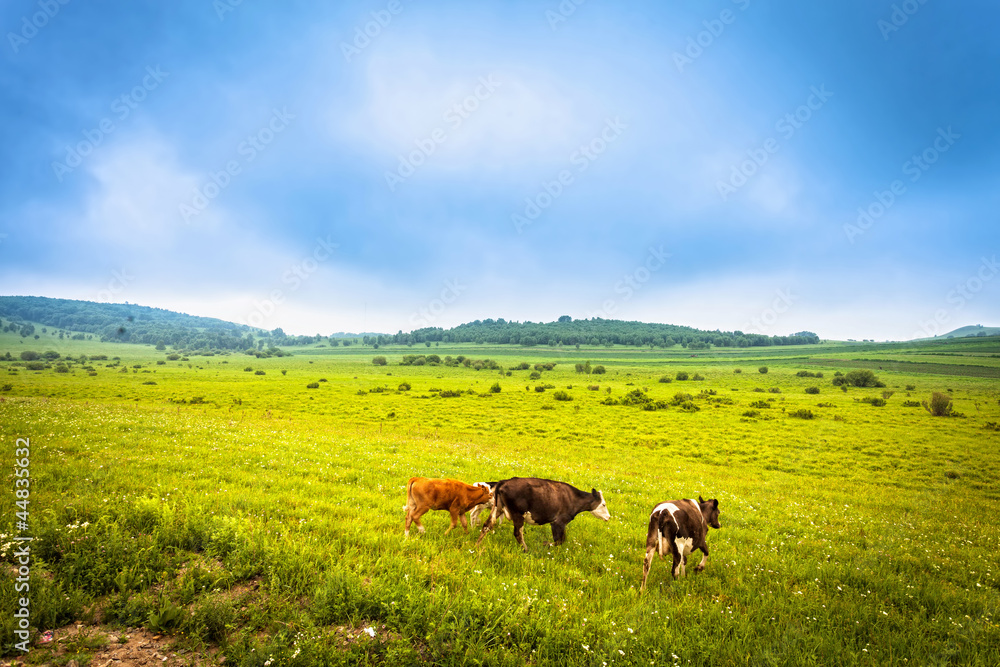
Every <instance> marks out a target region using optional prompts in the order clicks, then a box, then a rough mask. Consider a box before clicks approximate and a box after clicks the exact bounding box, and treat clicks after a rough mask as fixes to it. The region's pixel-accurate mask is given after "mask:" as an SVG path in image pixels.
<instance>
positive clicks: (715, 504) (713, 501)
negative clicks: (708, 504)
mask: <svg viewBox="0 0 1000 667" xmlns="http://www.w3.org/2000/svg"><path fill="white" fill-rule="evenodd" d="M712 507H713V508H715V509H719V501H718V500H716V499H715V498H712Z"/></svg>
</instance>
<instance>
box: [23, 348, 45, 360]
mask: <svg viewBox="0 0 1000 667" xmlns="http://www.w3.org/2000/svg"><path fill="white" fill-rule="evenodd" d="M40 358H41V355H40V354H38V353H37V352H33V351H32V350H25V351H24V352H22V353H21V361H36V360H37V359H40Z"/></svg>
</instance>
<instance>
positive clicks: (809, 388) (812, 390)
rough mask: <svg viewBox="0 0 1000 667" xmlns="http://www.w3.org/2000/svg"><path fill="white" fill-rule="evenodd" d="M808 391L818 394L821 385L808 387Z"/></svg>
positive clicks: (808, 392)
mask: <svg viewBox="0 0 1000 667" xmlns="http://www.w3.org/2000/svg"><path fill="white" fill-rule="evenodd" d="M806 393H807V394H818V393H819V387H806Z"/></svg>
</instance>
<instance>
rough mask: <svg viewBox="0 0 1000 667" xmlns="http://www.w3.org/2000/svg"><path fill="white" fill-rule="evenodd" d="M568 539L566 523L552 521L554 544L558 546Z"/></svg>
mask: <svg viewBox="0 0 1000 667" xmlns="http://www.w3.org/2000/svg"><path fill="white" fill-rule="evenodd" d="M565 541H566V525H565V524H563V523H558V522H555V521H553V522H552V546H554V547H557V546H559V545H560V544H562V543H563V542H565Z"/></svg>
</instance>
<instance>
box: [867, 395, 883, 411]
mask: <svg viewBox="0 0 1000 667" xmlns="http://www.w3.org/2000/svg"><path fill="white" fill-rule="evenodd" d="M861 402H862V403H869V404H870V405H873V406H875V407H876V408H881V407H883V406H885V399H884V398H878V397H875V396H865V397H864V398H862V399H861Z"/></svg>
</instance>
